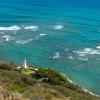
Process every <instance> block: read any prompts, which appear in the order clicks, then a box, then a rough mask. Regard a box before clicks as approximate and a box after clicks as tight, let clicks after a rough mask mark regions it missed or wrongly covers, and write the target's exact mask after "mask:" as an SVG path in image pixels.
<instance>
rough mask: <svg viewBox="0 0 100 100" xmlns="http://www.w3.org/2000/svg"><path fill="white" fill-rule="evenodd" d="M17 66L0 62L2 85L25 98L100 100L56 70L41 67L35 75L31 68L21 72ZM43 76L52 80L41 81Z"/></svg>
mask: <svg viewBox="0 0 100 100" xmlns="http://www.w3.org/2000/svg"><path fill="white" fill-rule="evenodd" d="M15 67H16V65H14V64H8V63H4V64H3V63H2V62H0V86H3V87H4V88H6V89H7V90H8V91H11V92H14V93H20V94H21V95H22V96H23V98H29V100H100V98H97V97H95V96H92V95H90V94H88V93H85V92H84V91H83V90H81V89H80V88H79V87H77V86H74V85H73V84H70V83H69V82H68V81H67V79H66V78H65V77H64V76H62V75H60V74H59V73H58V72H56V71H54V70H52V71H51V70H49V72H48V73H46V72H47V71H48V69H39V71H37V72H36V73H37V74H36V75H35V76H34V75H30V74H29V73H31V71H30V70H29V69H28V70H24V71H23V72H22V73H20V72H18V71H15V70H14V69H15ZM32 73H33V72H32ZM42 76H46V77H49V79H51V80H49V81H46V80H44V81H45V82H44V81H42V82H41V81H39V80H41V78H42ZM5 100H6V99H5ZM12 100H17V99H12ZM19 100H23V99H22V98H21V99H19ZM24 100H25V99H24Z"/></svg>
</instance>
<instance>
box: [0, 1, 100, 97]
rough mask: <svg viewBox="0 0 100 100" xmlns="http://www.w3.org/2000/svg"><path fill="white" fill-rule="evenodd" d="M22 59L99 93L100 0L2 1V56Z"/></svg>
mask: <svg viewBox="0 0 100 100" xmlns="http://www.w3.org/2000/svg"><path fill="white" fill-rule="evenodd" d="M24 58H26V59H27V61H28V63H31V64H34V65H37V66H41V67H53V68H54V69H56V70H58V71H60V72H62V73H64V74H66V75H67V76H68V77H70V78H71V79H72V80H73V82H74V83H75V84H78V85H79V86H82V87H84V88H86V89H88V90H90V91H92V92H93V93H95V94H98V95H100V0H1V1H0V59H1V60H7V61H14V62H16V63H19V64H20V63H22V61H23V59H24Z"/></svg>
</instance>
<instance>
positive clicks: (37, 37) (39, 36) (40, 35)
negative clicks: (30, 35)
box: [35, 33, 47, 40]
mask: <svg viewBox="0 0 100 100" xmlns="http://www.w3.org/2000/svg"><path fill="white" fill-rule="evenodd" d="M46 35H47V34H44V33H41V34H39V35H36V36H35V39H36V40H37V39H39V38H41V37H44V36H46Z"/></svg>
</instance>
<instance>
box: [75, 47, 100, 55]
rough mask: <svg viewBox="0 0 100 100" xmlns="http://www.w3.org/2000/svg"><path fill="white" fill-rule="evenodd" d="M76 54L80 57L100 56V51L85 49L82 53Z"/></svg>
mask: <svg viewBox="0 0 100 100" xmlns="http://www.w3.org/2000/svg"><path fill="white" fill-rule="evenodd" d="M73 52H74V53H77V54H78V55H79V56H85V55H100V51H99V50H97V49H93V48H85V49H83V50H81V51H79V50H78V51H73Z"/></svg>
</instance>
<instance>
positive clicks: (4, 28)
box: [0, 25, 21, 31]
mask: <svg viewBox="0 0 100 100" xmlns="http://www.w3.org/2000/svg"><path fill="white" fill-rule="evenodd" d="M20 29H21V27H19V26H17V25H14V26H9V27H0V31H13V30H16V31H17V30H20Z"/></svg>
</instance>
